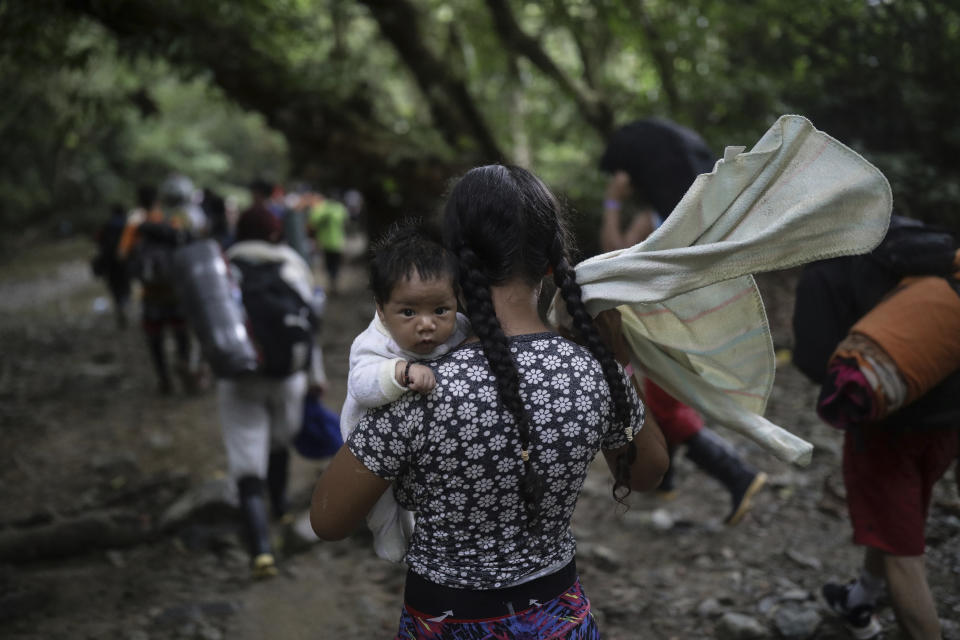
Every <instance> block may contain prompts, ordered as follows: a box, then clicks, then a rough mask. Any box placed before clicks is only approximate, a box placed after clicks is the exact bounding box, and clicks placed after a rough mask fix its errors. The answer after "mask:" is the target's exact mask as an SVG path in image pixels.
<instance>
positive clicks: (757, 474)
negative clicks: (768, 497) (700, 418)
mask: <svg viewBox="0 0 960 640" xmlns="http://www.w3.org/2000/svg"><path fill="white" fill-rule="evenodd" d="M686 445H687V457H688V458H689V459H690V460H691V461H692V462H693V463H694V464H695V465H697V466H698V467H700V468H701V469H703V471H705V472H706V473H707V475H709V476H711V477H713V478H715V479H716V480H718V481H719V482H720V483H721V484H722V485H723V486H724V487H726V488H727V491H729V492H730V501H731V505H732V508H731V510H730V513H729V515H727V517H726V519H725V520H724V522H725V523H726V524H728V525H735V524H737V523H738V522H740V520H742V519H743V516H744V515H745V514H746V513H747V511H748V510H749V509H750V499H751V498H752V497H753V495H754V494H755V493H756V492H757V491H759V490H760V487H762V486H763V485H764V483H765V482H766V481H767V474H765V473H763V472H761V471H757V470H756V469H754V468H753V467H752V466H750V465H749V464H747V463H746V462H744V460H743V459H742V458H741V457H740V456H739V455H738V454H737V452H736V451H734V450H733V448H732V447H731V446H730V445H729V444H728V443H727V442H726V441H725V440H724V439H723V438H721V437H720V436H718V435H716V434H715V433H713V432H712V431H710V430H709V429H706V428H704V429H701V430H700V431H699V432H698V433H697V434H696V435H695V436H693V437H692V438H690V439H689V440H687V442H686Z"/></svg>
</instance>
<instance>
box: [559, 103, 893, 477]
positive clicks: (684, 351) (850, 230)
mask: <svg viewBox="0 0 960 640" xmlns="http://www.w3.org/2000/svg"><path fill="white" fill-rule="evenodd" d="M891 208H892V196H891V193H890V186H889V184H888V183H887V180H886V178H885V177H884V176H883V174H882V173H880V171H879V170H878V169H877V168H876V167H874V166H873V165H871V164H870V163H869V162H867V161H866V160H865V159H864V158H863V157H861V156H860V155H858V154H857V153H856V152H854V151H853V150H851V149H850V148H848V147H846V146H844V145H843V144H841V143H840V142H838V141H837V140H834V139H833V138H831V137H830V136H828V135H827V134H825V133H823V132H821V131H818V130H817V129H815V128H814V127H813V125H812V124H811V123H810V121H809V120H807V119H806V118H803V117H801V116H793V115H787V116H781V117H780V118H779V119H778V120H777V121H776V123H774V125H773V126H772V127H771V128H770V129H769V130H768V131H767V132H766V133H765V134H764V135H763V137H762V138H761V139H760V140H759V141H758V142H757V144H756V145H754V147H753V148H752V149H751V150H750V151H749V152H744V147H728V148H727V149H726V152H725V153H724V156H723V158H722V159H720V160H718V161H717V164H716V165H715V166H714V169H713V171H712V172H711V173H708V174H703V175H700V176H699V177H697V179H696V181H694V183H693V185H692V186H691V187H690V189H689V190H688V191H687V193H686V195H685V196H684V197H683V199H682V200H681V201H680V203H679V204H678V205H677V206H676V208H675V209H674V210H673V212H672V213H671V214H670V215H669V217H668V218H667V219H666V221H665V222H664V224H663V225H662V226H661V227H660V228H659V229H657V230H656V231H655V232H654V233H653V234H652V235H650V237H648V238H647V239H646V240H644V241H643V242H641V243H640V244H638V245H636V246H633V247H630V248H627V249H621V250H617V251H612V252H610V253H606V254H603V255H599V256H596V257H594V258H590V259H588V260H585V261H583V262H581V263H580V264H578V265H577V267H576V273H577V281H578V282H579V283H580V285H581V287H582V288H583V297H584V300H585V302H586V303H587V307H588V309H589V310H590V312H591V313H592V314H594V315H596V314H597V313H599V312H601V311H603V310H605V309H610V308H614V307H616V308H618V309H619V310H620V312H621V315H622V317H623V331H624V336H625V338H626V339H627V342H628V343H629V345H630V348H631V351H632V354H631V360H632V361H633V362H632V363H633V365H634V368H635V369H636V370H638V371H643V372H645V373H646V375H648V376H649V377H650V378H651V379H653V380H654V381H655V382H656V383H657V384H659V385H660V386H661V387H663V388H664V389H666V390H667V391H668V392H669V393H671V394H672V395H674V396H675V397H677V398H678V399H680V400H682V401H683V402H685V403H687V404H689V405H691V406H693V407H695V408H696V409H697V410H699V411H700V412H702V413H703V414H704V415H705V416H706V417H707V419H708V420H710V421H712V422H714V423H716V424H719V425H723V426H725V427H727V428H730V429H733V430H735V431H737V432H739V433H742V434H744V435H746V436H748V437H750V438H751V439H753V440H754V441H756V442H757V443H759V444H760V445H761V446H763V447H765V448H766V449H767V450H769V451H770V452H772V453H773V454H774V455H776V456H778V457H779V458H781V459H783V460H787V461H789V462H794V463H797V464H807V463H808V462H809V460H810V457H811V454H812V450H813V447H812V445H811V444H810V443H808V442H806V441H805V440H803V439H801V438H798V437H797V436H795V435H793V434H792V433H790V432H789V431H786V430H785V429H782V428H781V427H779V426H777V425H775V424H773V423H771V422H769V421H768V420H766V419H765V418H763V416H762V414H763V412H764V410H765V408H766V403H767V398H768V397H769V395H770V391H771V389H772V387H773V378H774V371H775V359H774V351H773V339H772V337H771V334H770V327H769V326H768V324H767V318H766V312H765V311H764V308H763V301H762V300H761V298H760V292H759V290H758V289H757V286H756V283H755V282H754V280H753V277H752V275H750V274H753V273H760V272H763V271H772V270H778V269H786V268H789V267H794V266H797V265H800V264H803V263H806V262H811V261H814V260H821V259H825V258H831V257H835V256H840V255H850V254H858V253H866V252H867V251H870V250H871V249H872V248H874V247H875V246H876V245H877V244H879V242H880V241H881V240H882V239H883V237H884V235H885V233H886V229H887V226H888V224H889V221H890V212H891ZM549 317H550V319H551V321H552V322H553V323H554V324H558V325H559V324H567V323H568V316H567V314H566V312H565V309H563V303H562V300H561V299H560V298H559V297H558V298H555V299H554V301H553V305H552V307H551V310H550V316H549Z"/></svg>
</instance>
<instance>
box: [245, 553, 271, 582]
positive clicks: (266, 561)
mask: <svg viewBox="0 0 960 640" xmlns="http://www.w3.org/2000/svg"><path fill="white" fill-rule="evenodd" d="M277 573H278V572H277V562H276V560H274V558H273V554H272V553H261V554H260V555H258V556H256V557H255V558H254V559H253V567H252V568H251V571H250V575H251V576H253V579H254V580H264V579H266V578H273V577H274V576H276V575H277Z"/></svg>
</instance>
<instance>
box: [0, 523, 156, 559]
mask: <svg viewBox="0 0 960 640" xmlns="http://www.w3.org/2000/svg"><path fill="white" fill-rule="evenodd" d="M158 535H159V532H158V531H157V529H156V527H155V526H154V524H153V519H152V518H151V517H150V516H148V515H144V514H139V513H134V512H130V511H121V510H109V511H96V512H91V513H86V514H82V515H79V516H76V517H69V518H62V517H58V518H54V519H53V520H51V521H49V522H46V523H43V524H40V525H36V526H28V527H10V528H7V529H0V562H11V563H19V562H29V561H32V560H40V559H49V558H62V557H65V556H71V555H77V554H80V553H88V552H90V551H97V550H102V549H117V548H122V547H130V546H133V545H137V544H141V543H144V542H149V541H151V540H153V539H155V538H156V537H157V536H158Z"/></svg>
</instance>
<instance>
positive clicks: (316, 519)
mask: <svg viewBox="0 0 960 640" xmlns="http://www.w3.org/2000/svg"><path fill="white" fill-rule="evenodd" d="M389 486H390V481H389V480H384V479H383V478H381V477H379V476H377V475H376V474H374V473H373V472H372V471H370V470H369V469H367V468H366V467H365V466H363V463H362V462H360V460H358V459H357V457H356V456H355V455H353V452H351V451H350V449H348V448H347V445H343V446H342V447H340V450H339V451H338V452H337V454H336V455H335V456H334V457H333V460H331V461H330V465H329V466H328V467H327V468H326V469H325V470H324V472H323V475H321V476H320V479H319V480H317V485H316V486H315V487H314V489H313V499H312V500H311V502H310V524H311V526H313V530H314V532H316V534H317V536H319V537H320V538H321V539H322V540H341V539H343V538H345V537H347V536H348V535H350V533H352V532H353V530H354V529H355V528H356V527H357V525H359V524H360V523H361V522H363V519H364V517H365V516H366V515H367V513H368V512H369V511H370V509H372V508H373V505H374V504H376V502H377V500H379V499H380V496H381V495H383V492H384V491H386V490H387V487H389Z"/></svg>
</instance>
